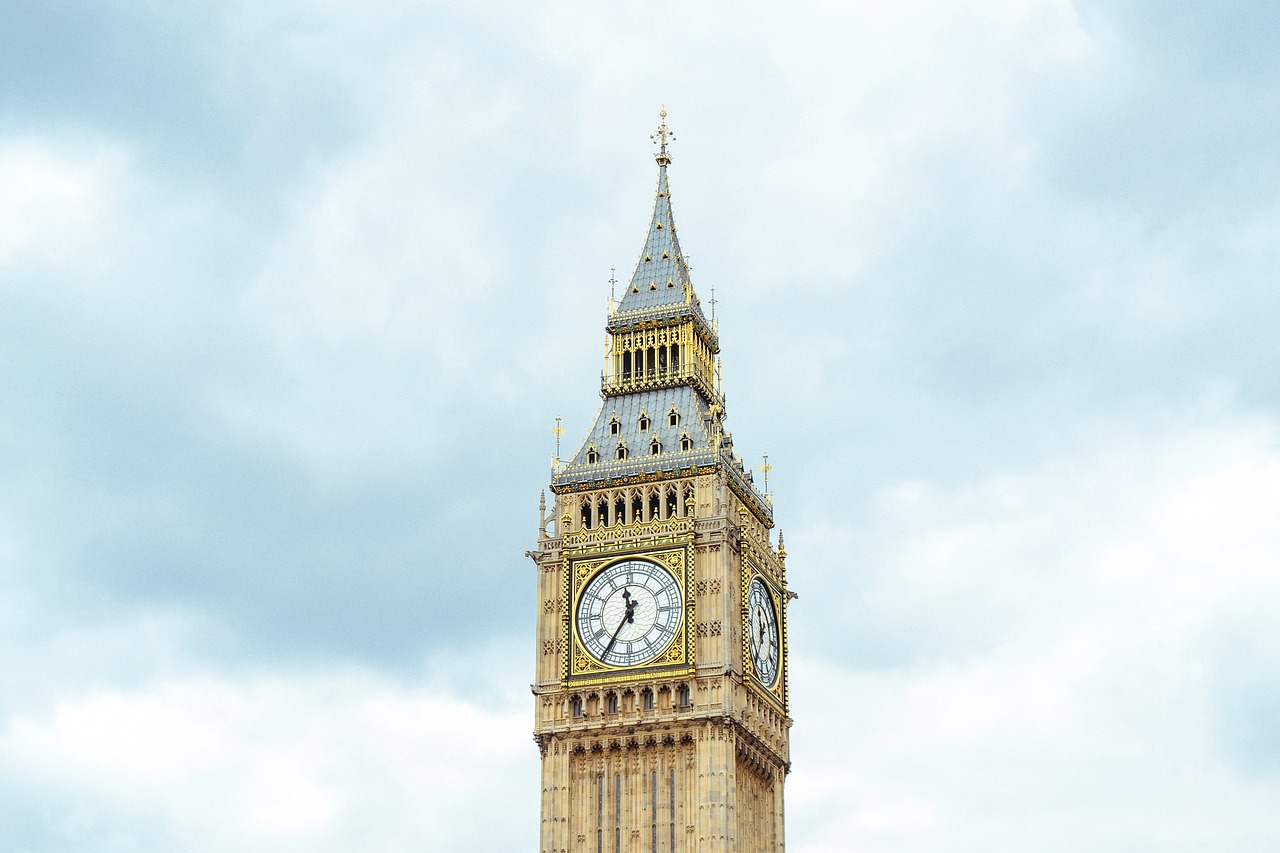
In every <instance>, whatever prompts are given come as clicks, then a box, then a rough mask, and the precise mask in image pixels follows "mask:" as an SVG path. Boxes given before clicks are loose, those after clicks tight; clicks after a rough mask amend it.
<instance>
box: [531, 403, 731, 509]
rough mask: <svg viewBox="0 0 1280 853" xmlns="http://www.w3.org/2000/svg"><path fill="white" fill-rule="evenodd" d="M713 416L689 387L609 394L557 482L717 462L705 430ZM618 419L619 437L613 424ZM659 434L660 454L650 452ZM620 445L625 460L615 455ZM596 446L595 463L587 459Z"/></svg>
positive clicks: (629, 474) (579, 480)
mask: <svg viewBox="0 0 1280 853" xmlns="http://www.w3.org/2000/svg"><path fill="white" fill-rule="evenodd" d="M673 409H674V411H675V412H676V414H677V415H678V423H677V425H676V426H671V421H670V416H671V412H672V410H673ZM641 415H645V416H647V417H648V419H649V429H647V430H645V431H644V432H643V433H642V432H641V431H640V417H641ZM710 418H711V411H710V409H709V408H708V406H707V402H706V401H705V400H704V399H703V398H702V395H701V394H699V393H698V392H697V391H695V390H694V389H693V388H691V387H689V386H687V385H681V386H677V387H675V388H660V389H658V390H655V391H641V392H638V393H635V394H624V395H621V396H616V397H609V398H608V399H606V400H605V401H604V405H603V406H601V407H600V413H599V414H598V415H597V416H596V423H595V426H593V427H592V428H591V432H590V434H588V436H587V438H586V440H585V441H583V443H582V446H581V447H579V448H578V452H577V453H576V454H574V457H573V459H571V460H570V461H569V463H568V464H567V465H566V466H565V467H564V468H563V469H561V471H560V472H559V473H557V474H556V477H555V480H554V485H561V484H568V483H580V482H586V481H591V480H604V479H613V478H615V477H626V476H631V475H633V474H649V473H656V472H659V471H677V470H680V469H683V468H691V467H696V466H699V465H709V464H711V463H712V462H714V460H715V449H714V447H712V444H711V438H710V435H709V433H708V431H707V424H708V422H709V420H710ZM615 421H616V422H617V424H618V433H617V434H616V435H614V434H613V433H612V426H611V425H612V424H613V423H614V422H615ZM686 435H687V436H688V437H689V440H690V448H689V450H681V449H680V440H681V438H682V437H684V436H686ZM655 438H656V439H657V440H658V442H659V445H660V448H661V449H660V451H659V452H658V453H657V454H655V453H653V452H652V443H653V439H655ZM619 444H621V445H623V446H625V447H626V449H627V455H626V458H625V459H621V460H620V459H618V458H617V454H618V446H619ZM592 449H594V450H595V452H596V453H597V454H598V455H599V459H598V461H597V462H595V463H592V462H589V461H588V454H589V453H590V451H591V450H592Z"/></svg>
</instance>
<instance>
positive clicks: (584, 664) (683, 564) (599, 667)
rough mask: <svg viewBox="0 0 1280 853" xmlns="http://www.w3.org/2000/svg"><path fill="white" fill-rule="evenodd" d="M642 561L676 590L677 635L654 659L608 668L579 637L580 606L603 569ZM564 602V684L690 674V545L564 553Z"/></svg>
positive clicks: (691, 616) (620, 681)
mask: <svg viewBox="0 0 1280 853" xmlns="http://www.w3.org/2000/svg"><path fill="white" fill-rule="evenodd" d="M632 559H643V560H648V561H649V562H652V563H656V564H657V565H658V566H661V567H662V568H663V569H665V570H666V571H668V572H669V573H670V574H671V576H672V578H674V579H675V582H676V587H677V589H678V590H679V592H680V601H681V608H680V610H681V613H680V624H679V625H678V626H677V627H676V633H675V636H674V637H672V638H671V642H670V643H668V644H667V646H666V648H664V649H663V650H662V651H661V652H659V653H658V655H657V656H656V657H654V658H653V659H652V660H649V661H647V662H645V663H642V664H636V665H634V666H610V665H609V664H606V663H602V662H601V661H598V660H596V659H595V658H594V657H593V656H592V655H591V653H590V652H588V651H587V649H586V647H585V646H584V644H583V643H582V640H581V639H580V638H579V636H578V629H577V623H578V620H577V613H578V603H579V600H580V599H581V597H582V593H583V591H584V590H585V589H586V587H587V585H588V584H590V583H591V580H592V579H593V578H594V577H595V576H596V575H598V574H599V573H600V572H602V571H604V570H605V569H607V568H609V567H610V566H613V565H615V564H617V563H620V562H622V561H624V560H632ZM565 563H566V566H565V569H566V571H565V573H564V585H565V589H564V593H565V597H564V600H565V601H566V602H568V605H569V606H568V611H567V612H562V616H563V620H564V621H563V625H562V628H561V637H562V640H563V642H564V648H565V649H567V650H568V654H566V655H565V658H564V682H565V684H566V686H567V685H570V684H572V685H575V686H579V685H581V686H589V685H595V684H605V683H608V684H617V683H622V682H630V681H642V680H644V679H648V678H652V677H653V676H655V675H683V674H689V675H692V674H693V672H694V664H695V661H694V651H695V649H694V642H693V625H694V602H693V596H691V595H689V588H690V586H691V583H690V575H691V574H692V572H693V542H692V541H688V542H684V543H681V544H674V545H666V546H662V547H637V548H635V549H632V550H628V551H614V550H610V551H609V552H607V553H602V552H584V553H578V554H574V555H566V557H565Z"/></svg>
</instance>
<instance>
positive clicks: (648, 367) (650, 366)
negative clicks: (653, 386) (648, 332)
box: [644, 347, 658, 376]
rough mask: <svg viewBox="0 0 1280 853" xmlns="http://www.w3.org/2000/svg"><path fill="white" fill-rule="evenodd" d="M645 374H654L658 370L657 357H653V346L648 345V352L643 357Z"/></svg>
mask: <svg viewBox="0 0 1280 853" xmlns="http://www.w3.org/2000/svg"><path fill="white" fill-rule="evenodd" d="M644 361H645V374H646V375H648V376H654V375H655V374H656V373H657V371H658V359H657V358H656V357H655V355H654V352H653V347H649V352H648V354H647V355H646V357H645V360H644Z"/></svg>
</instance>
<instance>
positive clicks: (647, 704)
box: [640, 687, 653, 711]
mask: <svg viewBox="0 0 1280 853" xmlns="http://www.w3.org/2000/svg"><path fill="white" fill-rule="evenodd" d="M640 706H641V707H642V708H644V710H646V711H652V710H653V691H652V690H650V689H649V688H648V687H646V688H645V689H644V690H641V691H640Z"/></svg>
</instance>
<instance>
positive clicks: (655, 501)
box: [649, 489, 661, 521]
mask: <svg viewBox="0 0 1280 853" xmlns="http://www.w3.org/2000/svg"><path fill="white" fill-rule="evenodd" d="M660 504H661V499H660V498H659V497H658V490H657V489H650V490H649V520H650V521H653V520H654V519H655V518H657V517H658V513H659V512H660V510H661V505H660Z"/></svg>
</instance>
